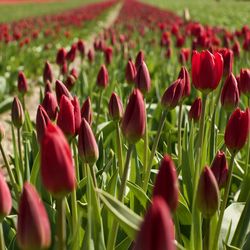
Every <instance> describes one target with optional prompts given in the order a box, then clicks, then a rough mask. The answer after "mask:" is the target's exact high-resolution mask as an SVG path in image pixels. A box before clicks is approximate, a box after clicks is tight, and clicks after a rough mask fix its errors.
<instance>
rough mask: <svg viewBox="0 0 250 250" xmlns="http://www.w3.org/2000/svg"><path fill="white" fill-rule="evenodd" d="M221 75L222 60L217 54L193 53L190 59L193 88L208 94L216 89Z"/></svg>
mask: <svg viewBox="0 0 250 250" xmlns="http://www.w3.org/2000/svg"><path fill="white" fill-rule="evenodd" d="M222 73H223V58H222V56H221V55H220V54H219V53H217V52H216V53H215V54H211V53H210V52H209V51H208V50H206V51H202V52H201V53H198V52H196V51H194V53H193V58H192V78H193V84H194V86H195V88H197V89H199V90H200V91H202V92H206V93H207V92H210V91H212V90H214V89H216V88H217V86H218V84H219V82H220V80H221V77H222Z"/></svg>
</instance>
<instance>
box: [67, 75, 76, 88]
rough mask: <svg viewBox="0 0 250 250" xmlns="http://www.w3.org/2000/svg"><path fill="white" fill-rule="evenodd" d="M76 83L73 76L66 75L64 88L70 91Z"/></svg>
mask: <svg viewBox="0 0 250 250" xmlns="http://www.w3.org/2000/svg"><path fill="white" fill-rule="evenodd" d="M75 82H76V78H75V77H74V76H73V75H68V76H67V79H66V81H65V86H66V87H67V89H68V90H69V91H70V90H71V89H72V88H73V87H74V85H75Z"/></svg>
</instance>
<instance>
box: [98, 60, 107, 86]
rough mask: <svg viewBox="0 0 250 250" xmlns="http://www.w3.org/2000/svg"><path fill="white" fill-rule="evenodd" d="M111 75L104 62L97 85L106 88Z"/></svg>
mask: <svg viewBox="0 0 250 250" xmlns="http://www.w3.org/2000/svg"><path fill="white" fill-rule="evenodd" d="M108 81H109V76H108V71H107V68H106V66H105V65H104V64H103V65H102V66H101V68H100V70H99V72H98V75H97V81H96V82H97V86H98V87H100V88H106V87H107V86H108Z"/></svg>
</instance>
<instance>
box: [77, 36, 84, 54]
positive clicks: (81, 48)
mask: <svg viewBox="0 0 250 250" xmlns="http://www.w3.org/2000/svg"><path fill="white" fill-rule="evenodd" d="M77 49H78V51H79V53H80V55H81V57H84V56H85V43H84V41H83V40H81V39H79V40H78V42H77Z"/></svg>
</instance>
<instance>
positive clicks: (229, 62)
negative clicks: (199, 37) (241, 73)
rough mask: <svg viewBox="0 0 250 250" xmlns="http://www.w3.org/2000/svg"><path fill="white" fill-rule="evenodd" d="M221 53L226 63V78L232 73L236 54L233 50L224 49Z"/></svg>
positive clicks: (224, 71) (224, 72)
mask: <svg viewBox="0 0 250 250" xmlns="http://www.w3.org/2000/svg"><path fill="white" fill-rule="evenodd" d="M220 52H221V55H222V57H223V61H224V69H223V74H224V76H227V75H228V74H230V73H231V72H232V68H233V60H234V54H233V51H232V50H231V49H222V50H221V51H220Z"/></svg>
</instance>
